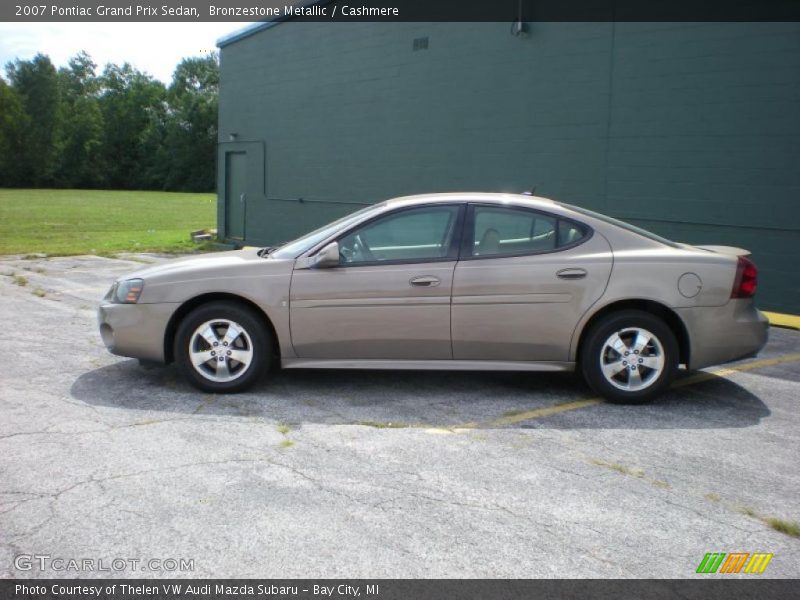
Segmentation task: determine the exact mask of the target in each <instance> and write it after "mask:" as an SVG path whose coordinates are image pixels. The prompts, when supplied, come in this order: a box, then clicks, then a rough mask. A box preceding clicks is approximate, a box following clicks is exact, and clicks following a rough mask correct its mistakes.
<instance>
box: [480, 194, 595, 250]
mask: <svg viewBox="0 0 800 600" xmlns="http://www.w3.org/2000/svg"><path fill="white" fill-rule="evenodd" d="M472 223H473V227H472V229H473V231H472V234H473V235H472V247H471V248H470V251H471V255H472V256H503V255H506V256H508V255H520V254H535V253H538V252H550V251H553V250H556V249H558V248H560V247H562V246H569V245H572V244H574V243H576V242H579V241H580V240H582V239H583V238H584V237H586V234H587V229H586V228H585V227H584V226H583V225H579V224H578V223H575V222H572V221H567V220H565V219H560V218H558V217H555V216H553V215H547V214H544V213H539V212H536V211H533V210H527V209H522V208H511V207H504V206H480V205H478V206H475V207H474V216H473V219H472Z"/></svg>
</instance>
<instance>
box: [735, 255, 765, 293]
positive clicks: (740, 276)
mask: <svg viewBox="0 0 800 600" xmlns="http://www.w3.org/2000/svg"><path fill="white" fill-rule="evenodd" d="M757 285H758V268H757V267H756V263H754V262H753V261H752V260H750V259H749V258H745V257H744V256H740V257H739V261H738V262H737V264H736V278H735V279H734V280H733V290H731V298H752V297H753V296H755V295H756V286H757Z"/></svg>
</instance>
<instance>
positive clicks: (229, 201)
mask: <svg viewBox="0 0 800 600" xmlns="http://www.w3.org/2000/svg"><path fill="white" fill-rule="evenodd" d="M246 205H247V153H245V152H226V153H225V237H227V238H232V239H237V240H242V239H244V215H245V207H246Z"/></svg>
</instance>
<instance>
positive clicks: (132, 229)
mask: <svg viewBox="0 0 800 600" xmlns="http://www.w3.org/2000/svg"><path fill="white" fill-rule="evenodd" d="M216 220H217V219H216V196H215V195H214V194H179V193H172V192H118V191H106V190H10V189H0V254H32V253H39V252H41V253H45V254H48V255H69V254H100V255H108V254H114V253H115V252H125V251H132V252H140V251H141V252H143V251H157V252H181V251H189V250H192V249H194V248H197V245H196V244H194V243H192V241H191V240H190V238H189V232H190V231H191V230H194V229H204V228H213V227H216Z"/></svg>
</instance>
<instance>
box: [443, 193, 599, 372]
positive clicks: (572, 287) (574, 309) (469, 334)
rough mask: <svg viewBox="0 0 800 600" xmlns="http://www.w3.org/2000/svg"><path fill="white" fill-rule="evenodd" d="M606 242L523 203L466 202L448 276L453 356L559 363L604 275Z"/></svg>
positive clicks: (579, 227) (597, 295) (594, 297)
mask: <svg viewBox="0 0 800 600" xmlns="http://www.w3.org/2000/svg"><path fill="white" fill-rule="evenodd" d="M611 266H612V254H611V248H610V246H609V244H608V242H607V241H606V240H605V238H603V237H602V236H601V235H599V234H593V232H592V231H591V229H590V228H589V227H587V226H585V225H583V224H580V223H576V222H574V221H571V220H567V219H563V218H560V217H558V216H557V215H552V214H547V213H544V212H539V211H535V210H531V209H528V208H523V207H514V206H504V205H496V204H491V205H489V204H485V205H484V204H473V205H470V206H469V210H468V214H467V223H466V227H465V235H464V240H463V243H462V249H461V258H460V261H459V263H458V265H457V266H456V269H455V275H454V278H453V305H452V317H451V320H452V336H453V358H454V359H462V360H510V361H516V360H519V361H566V360H568V359H569V358H568V357H569V345H570V340H571V337H572V333H573V331H574V329H575V326H576V325H577V323H578V321H579V319H580V318H581V316H582V315H583V314H584V313H585V312H586V311H587V310H588V309H589V307H590V306H591V305H592V304H593V303H594V302H595V301H596V300H598V299H599V298H600V296H601V295H602V294H603V291H604V290H605V287H606V284H607V283H608V278H609V276H610V274H611Z"/></svg>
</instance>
